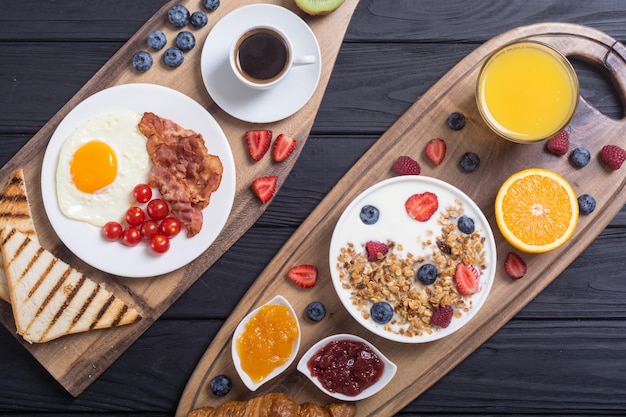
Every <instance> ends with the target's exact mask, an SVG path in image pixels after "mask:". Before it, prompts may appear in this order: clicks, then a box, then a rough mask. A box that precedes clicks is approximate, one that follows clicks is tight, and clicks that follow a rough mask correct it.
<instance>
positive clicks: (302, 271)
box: [287, 264, 317, 288]
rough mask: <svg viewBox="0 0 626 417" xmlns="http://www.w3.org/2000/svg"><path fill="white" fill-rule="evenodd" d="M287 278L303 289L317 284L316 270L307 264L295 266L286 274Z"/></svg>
mask: <svg viewBox="0 0 626 417" xmlns="http://www.w3.org/2000/svg"><path fill="white" fill-rule="evenodd" d="M287 276H288V277H289V279H290V280H292V281H293V282H295V283H296V284H298V285H299V286H301V287H303V288H312V287H313V286H315V283H316V282H317V268H316V267H315V266H313V265H308V264H304V265H296V266H294V267H292V268H291V269H290V270H289V271H288V272H287Z"/></svg>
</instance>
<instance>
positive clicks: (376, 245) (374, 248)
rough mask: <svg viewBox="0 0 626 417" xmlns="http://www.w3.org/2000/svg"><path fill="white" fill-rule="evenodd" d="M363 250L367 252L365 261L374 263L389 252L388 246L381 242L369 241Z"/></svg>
mask: <svg viewBox="0 0 626 417" xmlns="http://www.w3.org/2000/svg"><path fill="white" fill-rule="evenodd" d="M365 250H366V251H367V260H368V261H370V262H376V261H378V260H379V259H382V258H384V257H385V255H387V252H389V246H387V245H386V244H385V243H382V242H376V241H374V240H370V241H369V242H367V243H366V244H365Z"/></svg>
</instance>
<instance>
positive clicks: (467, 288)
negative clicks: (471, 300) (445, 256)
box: [454, 262, 480, 295]
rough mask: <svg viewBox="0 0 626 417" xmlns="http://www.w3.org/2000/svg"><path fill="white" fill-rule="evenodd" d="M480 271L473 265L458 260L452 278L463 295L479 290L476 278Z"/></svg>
mask: <svg viewBox="0 0 626 417" xmlns="http://www.w3.org/2000/svg"><path fill="white" fill-rule="evenodd" d="M479 277H480V273H479V272H478V270H477V269H476V268H474V266H473V265H469V266H468V265H465V264H464V263H463V262H459V263H458V264H457V265H456V270H455V271H454V279H455V281H456V286H457V288H458V289H459V292H460V293H461V294H463V295H472V294H475V293H477V292H478V291H479V290H480V285H479V282H478V279H479Z"/></svg>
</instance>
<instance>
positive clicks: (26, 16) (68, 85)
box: [0, 0, 626, 416]
mask: <svg viewBox="0 0 626 417" xmlns="http://www.w3.org/2000/svg"><path fill="white" fill-rule="evenodd" d="M222 1H228V0H222ZM165 3H166V1H165V0H107V1H92V2H83V1H79V0H64V1H62V2H61V1H53V0H46V1H43V0H19V1H6V0H1V1H0V141H1V142H0V143H1V145H0V163H1V164H4V163H6V162H7V161H8V160H9V159H10V158H11V157H12V156H13V155H14V154H15V152H17V150H18V149H20V147H21V146H23V145H24V144H25V143H26V142H27V141H28V140H29V139H30V138H31V137H32V135H34V134H35V133H36V132H37V131H38V130H39V129H40V128H41V127H42V126H43V125H44V123H45V122H46V121H47V120H48V119H49V118H50V117H52V116H53V115H54V114H55V113H56V112H57V111H58V110H59V108H60V107H61V106H62V105H63V104H65V103H66V101H67V100H69V99H70V98H71V97H72V96H73V95H74V94H75V93H76V92H77V91H78V90H79V88H80V87H81V86H82V85H83V84H84V83H85V82H86V81H88V80H89V79H90V78H91V77H92V76H93V74H94V73H95V72H96V71H97V70H98V69H99V68H100V67H101V66H102V65H103V64H104V63H105V62H106V61H107V60H108V59H109V58H110V57H111V56H112V54H113V53H115V51H117V50H118V49H119V48H120V47H121V46H122V45H123V44H124V42H125V41H126V40H127V39H128V38H129V37H130V36H131V35H132V34H133V33H134V32H135V31H136V30H137V29H138V28H139V27H140V26H141V25H142V24H143V23H144V22H145V21H146V20H147V19H148V18H149V17H150V16H151V15H152V14H153V13H154V12H155V11H156V10H158V9H159V8H160V7H161V6H162V5H163V4H165ZM547 21H563V22H573V23H579V24H584V25H588V26H591V27H594V28H596V29H599V30H601V31H604V32H606V33H608V34H609V35H610V36H612V37H614V38H616V39H618V40H620V41H622V42H624V41H626V8H625V7H624V4H623V2H622V1H620V0H596V1H591V2H590V1H582V0H577V1H558V0H498V1H495V0H494V1H492V0H489V1H462V0H443V1H441V0H439V1H435V0H422V1H420V0H361V2H360V4H359V5H358V7H357V9H356V11H355V13H354V17H353V19H352V22H351V24H350V27H349V28H348V31H347V35H346V37H345V41H344V44H343V47H342V50H341V51H340V54H339V57H338V60H337V63H336V66H335V69H334V71H333V73H332V77H331V79H330V83H329V86H328V90H327V92H326V95H325V97H324V100H323V102H322V105H321V108H320V110H319V113H318V116H317V118H316V121H315V124H314V126H313V129H312V132H311V136H310V138H309V140H308V142H307V144H306V147H305V149H304V151H303V153H302V154H301V156H300V158H299V160H298V161H297V163H296V165H295V168H294V170H293V171H292V173H291V175H290V176H289V178H288V180H287V181H286V183H285V185H284V186H283V188H282V189H281V191H280V193H279V194H278V195H277V196H276V197H275V199H274V201H273V202H272V204H271V205H270V207H269V208H268V209H267V211H266V212H265V214H264V215H263V216H262V217H261V218H260V219H259V221H258V222H257V223H256V224H255V225H254V227H252V228H251V229H250V230H249V231H248V232H247V233H246V234H245V235H244V236H243V237H242V238H241V239H240V240H239V241H238V242H237V243H236V244H235V245H234V246H233V247H232V249H231V250H229V251H228V252H227V253H226V254H225V255H224V256H223V257H222V258H221V259H220V260H219V261H218V262H217V263H216V264H215V265H214V266H213V267H212V268H211V269H210V270H209V271H207V272H206V273H205V274H204V275H203V276H202V277H201V278H200V279H199V280H198V281H197V282H196V283H195V285H193V286H192V287H191V288H190V289H189V290H188V291H187V292H186V293H185V294H184V295H183V296H182V297H181V298H180V299H179V300H178V302H177V303H176V304H174V305H173V306H172V307H171V308H170V309H169V310H168V311H167V312H166V313H165V314H164V315H163V316H162V318H161V319H160V320H158V321H157V322H156V323H155V324H154V325H153V326H152V327H151V328H150V329H149V330H148V331H147V332H146V333H145V334H144V335H143V336H142V337H141V338H140V339H139V340H137V341H136V342H135V343H134V344H133V345H132V346H131V347H130V348H129V349H128V350H127V351H126V352H125V353H124V354H123V355H122V356H121V357H120V358H119V359H118V360H117V361H116V362H115V363H114V364H113V365H112V366H111V367H110V368H109V369H108V370H107V371H105V372H104V374H103V375H102V376H100V377H99V378H98V380H97V381H95V382H94V383H93V384H92V385H91V386H90V387H89V388H88V389H87V390H86V391H85V392H84V393H83V394H81V395H80V396H79V397H77V398H73V397H72V396H71V395H69V394H68V393H67V392H66V391H65V390H64V389H63V388H62V387H61V386H60V385H58V384H57V383H56V381H55V380H54V379H53V378H52V377H50V376H49V375H48V374H47V372H46V371H45V370H43V368H41V367H40V366H39V364H38V363H37V362H36V361H35V360H34V359H33V358H32V357H31V356H30V354H29V353H28V352H27V351H26V350H24V349H23V348H22V347H21V346H20V345H19V344H18V342H17V341H16V340H15V338H14V337H13V336H12V335H11V334H9V332H7V331H6V330H5V329H4V328H3V329H0V414H1V415H24V416H34V415H38V416H41V415H55V414H56V415H69V414H72V415H75V416H82V415H95V414H97V415H102V416H122V415H133V416H167V415H173V413H174V411H175V409H176V406H177V404H178V400H179V397H180V395H181V393H182V390H183V388H184V387H185V384H186V382H187V379H188V378H189V376H190V374H191V372H192V371H193V369H194V367H195V366H196V363H197V361H198V360H199V358H200V356H201V355H202V353H203V352H204V351H205V349H206V348H207V346H208V345H209V343H210V342H211V340H212V338H213V337H214V335H215V334H216V333H217V332H218V330H219V328H220V326H221V324H222V323H223V321H224V319H225V318H226V317H227V316H228V315H229V313H230V312H231V311H232V309H233V308H234V307H235V305H236V304H237V302H238V301H239V300H240V298H241V297H242V296H243V294H244V293H245V292H246V290H247V288H248V287H249V285H250V284H251V283H252V282H253V281H254V280H255V278H256V276H257V275H258V274H259V273H260V272H261V271H262V270H263V268H264V267H265V265H267V263H268V262H269V261H270V260H271V259H272V257H273V256H274V254H275V253H276V252H277V251H278V249H279V248H280V247H281V246H282V245H283V243H284V242H285V241H286V240H287V239H288V238H289V236H290V235H291V234H292V233H293V232H294V231H295V230H296V228H297V227H298V226H299V224H300V223H301V222H302V221H303V220H304V219H305V218H306V217H307V215H308V214H309V213H310V212H311V210H313V208H314V207H315V206H316V205H317V204H318V203H319V202H320V201H321V200H322V199H323V197H324V196H325V195H326V193H327V192H328V191H329V190H330V189H331V188H332V187H333V185H334V184H335V183H336V182H337V181H338V180H339V179H340V178H341V177H342V176H343V175H344V174H345V172H346V171H347V170H348V169H349V168H350V167H351V165H352V164H353V163H354V162H356V161H357V160H358V159H359V157H360V156H361V155H362V154H363V153H364V152H365V151H366V150H367V149H368V147H369V146H370V145H371V144H372V143H374V142H375V141H376V140H377V138H378V137H379V136H380V135H381V134H382V133H383V132H384V131H385V130H386V129H387V128H388V127H389V126H391V125H392V124H393V123H394V121H395V120H396V119H397V118H398V117H399V116H400V115H401V114H403V113H404V112H405V111H406V110H407V108H408V107H409V106H411V104H413V103H414V102H415V101H416V100H417V99H419V97H420V96H421V95H422V94H423V93H424V92H425V91H427V90H428V89H429V88H430V87H431V86H432V85H433V84H434V83H435V82H436V81H437V80H438V79H439V78H440V77H441V76H442V75H443V74H445V73H446V72H447V71H448V70H449V69H450V68H452V67H453V66H454V65H455V64H456V63H457V62H458V61H459V60H461V59H462V58H463V57H464V56H466V55H467V54H469V53H470V52H472V51H473V50H474V49H475V48H476V47H477V46H479V45H480V44H482V43H483V42H484V41H486V40H488V39H490V38H491V37H493V36H495V35H497V34H499V33H501V32H504V31H506V30H509V29H512V28H514V27H517V26H520V25H526V24H530V23H536V22H547ZM575 66H576V68H577V71H578V75H579V78H580V81H581V86H582V88H581V93H582V95H583V96H585V97H586V98H587V99H588V100H590V101H591V102H592V103H593V104H594V105H595V106H596V107H597V108H599V109H600V110H601V111H602V112H604V113H605V114H607V115H609V116H611V117H614V118H621V117H622V116H623V114H624V107H623V103H622V99H621V98H620V97H619V96H617V95H616V94H615V92H614V91H613V90H612V88H611V85H610V83H608V82H607V80H605V79H604V78H603V77H602V76H601V75H599V74H597V73H596V72H595V71H594V70H593V69H591V68H589V67H587V66H586V65H585V64H583V63H575ZM625 133H626V132H625ZM625 137H626V135H625ZM625 259H626V210H622V211H621V212H620V214H619V215H618V216H617V217H616V218H615V219H613V221H612V222H611V223H610V225H609V226H608V227H607V228H606V230H604V231H603V232H602V233H601V234H600V236H599V237H598V238H597V239H596V240H595V241H594V242H593V243H592V244H591V245H590V246H589V247H588V249H587V250H585V251H584V252H583V253H582V254H581V255H580V256H579V257H578V258H577V259H576V260H575V261H574V262H573V263H572V264H571V265H570V266H569V267H568V268H567V269H566V270H565V271H564V272H563V273H562V274H561V275H560V276H559V277H558V278H557V279H556V280H555V281H554V282H553V283H552V284H551V285H550V286H549V287H548V288H547V289H546V290H545V291H543V292H542V293H541V295H540V296H538V297H537V298H536V299H535V300H534V301H533V302H531V303H530V304H529V305H528V306H527V307H526V308H525V309H523V310H522V311H521V312H520V313H519V314H518V315H517V316H516V317H515V318H514V319H513V320H511V321H510V322H509V323H508V324H507V325H505V326H504V327H503V328H502V329H500V330H499V331H498V332H497V333H496V334H495V335H494V336H493V337H492V338H491V339H490V340H488V341H487V342H486V343H484V344H483V345H482V346H481V347H480V348H479V349H478V350H477V351H475V352H474V353H473V354H472V355H470V356H469V357H468V358H467V359H466V360H465V361H463V362H462V363H461V364H460V365H459V366H458V367H457V368H456V369H454V370H453V371H452V372H450V373H449V374H447V375H446V376H445V377H443V378H442V379H441V380H440V381H439V382H438V383H436V384H435V385H434V386H433V387H432V388H430V389H429V390H428V391H426V392H425V393H424V394H423V395H422V396H420V397H419V398H417V399H415V400H414V401H413V402H412V403H411V404H410V405H408V406H407V407H406V408H405V409H404V410H403V411H402V412H401V413H400V415H406V416H409V415H420V416H425V415H430V416H435V415H437V416H445V415H468V416H469V415H476V414H480V415H554V416H560V415H572V414H578V415H607V414H624V413H626V322H625V321H624V319H626V297H625V295H626V267H625V263H624V262H625V261H624V260H625ZM400 372H410V370H406V369H403V370H400Z"/></svg>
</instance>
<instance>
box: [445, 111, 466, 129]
mask: <svg viewBox="0 0 626 417" xmlns="http://www.w3.org/2000/svg"><path fill="white" fill-rule="evenodd" d="M446 123H447V124H448V127H449V128H450V129H452V130H461V129H463V128H464V127H465V116H464V115H463V113H459V112H458V111H455V112H454V113H450V115H449V116H448V119H447V120H446Z"/></svg>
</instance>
